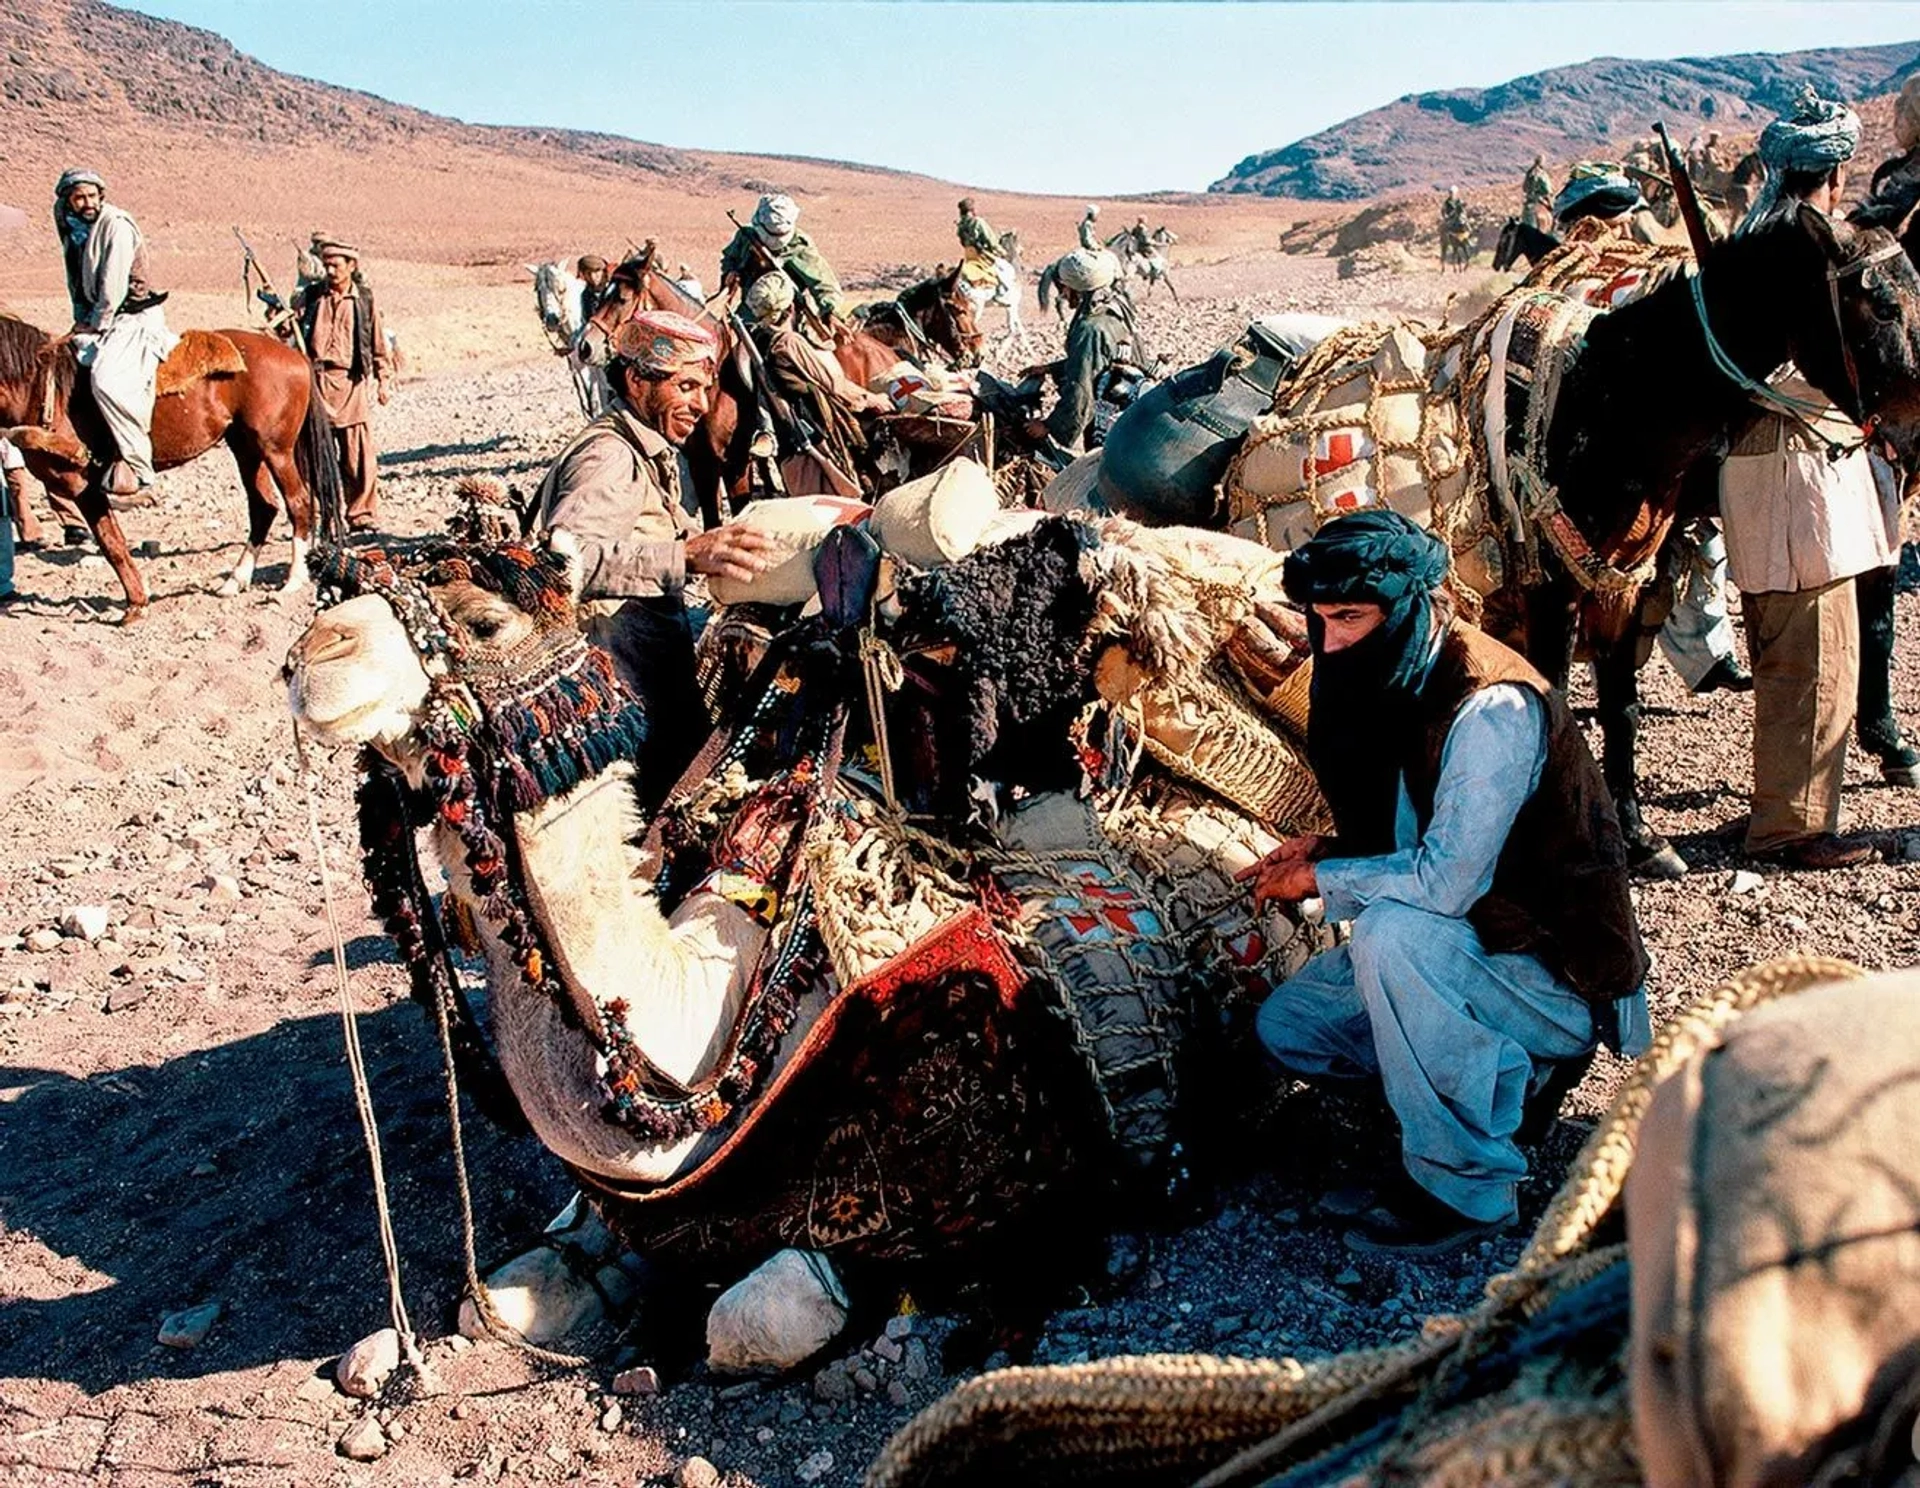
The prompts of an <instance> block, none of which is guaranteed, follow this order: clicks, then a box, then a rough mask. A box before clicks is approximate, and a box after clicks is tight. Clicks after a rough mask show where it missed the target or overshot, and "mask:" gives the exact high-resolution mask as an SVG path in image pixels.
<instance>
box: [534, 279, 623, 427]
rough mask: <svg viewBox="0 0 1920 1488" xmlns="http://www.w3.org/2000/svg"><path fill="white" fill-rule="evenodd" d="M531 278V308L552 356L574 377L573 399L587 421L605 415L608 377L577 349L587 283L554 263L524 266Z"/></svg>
mask: <svg viewBox="0 0 1920 1488" xmlns="http://www.w3.org/2000/svg"><path fill="white" fill-rule="evenodd" d="M523 267H524V268H525V269H526V271H527V272H528V273H529V274H531V275H533V307H534V309H535V310H536V311H537V312H538V313H539V316H540V326H541V328H542V329H543V330H544V331H546V333H547V339H548V340H549V341H551V342H552V343H553V354H554V355H555V356H563V357H565V358H566V359H567V370H568V372H570V373H571V374H572V376H573V392H574V396H575V397H577V398H578V399H579V400H580V407H581V410H582V411H583V412H584V413H585V414H586V416H587V417H588V418H594V417H596V416H597V415H599V414H601V413H604V412H605V411H606V409H607V406H608V403H609V401H610V398H611V396H612V394H611V389H610V388H609V386H608V383H607V374H606V373H605V372H604V371H602V370H601V369H600V368H599V367H596V366H594V365H592V364H591V363H590V362H588V361H587V359H586V357H585V355H584V354H583V353H582V352H581V350H580V331H581V328H582V326H583V325H584V323H585V321H586V316H585V314H584V305H585V301H584V299H583V298H582V297H583V296H584V295H585V294H586V292H587V286H586V282H585V281H584V280H581V279H578V278H576V277H575V276H574V275H572V274H569V273H568V272H567V271H566V270H565V269H563V268H561V267H560V265H559V264H557V263H551V262H549V263H543V264H526V265H523Z"/></svg>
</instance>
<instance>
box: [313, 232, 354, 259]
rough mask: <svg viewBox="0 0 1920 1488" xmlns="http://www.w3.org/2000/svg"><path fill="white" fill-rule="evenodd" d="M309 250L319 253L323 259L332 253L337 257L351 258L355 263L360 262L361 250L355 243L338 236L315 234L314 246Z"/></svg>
mask: <svg viewBox="0 0 1920 1488" xmlns="http://www.w3.org/2000/svg"><path fill="white" fill-rule="evenodd" d="M309 251H310V252H313V253H317V254H318V255H319V256H320V257H321V258H323V259H324V258H325V257H326V256H327V255H328V254H330V253H331V254H333V255H334V256H335V257H337V258H350V259H352V260H353V261H354V262H355V263H358V262H360V250H359V249H358V248H356V247H354V246H353V244H351V243H343V242H341V241H340V240H339V239H338V238H326V237H322V236H321V235H320V234H319V233H315V234H314V235H313V246H312V248H311V249H310V250H309Z"/></svg>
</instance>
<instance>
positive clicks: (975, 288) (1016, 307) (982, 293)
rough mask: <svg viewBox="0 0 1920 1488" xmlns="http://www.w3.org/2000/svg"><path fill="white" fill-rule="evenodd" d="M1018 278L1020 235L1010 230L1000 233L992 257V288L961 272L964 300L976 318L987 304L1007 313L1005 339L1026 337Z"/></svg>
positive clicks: (1019, 277) (1019, 275)
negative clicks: (964, 292)
mask: <svg viewBox="0 0 1920 1488" xmlns="http://www.w3.org/2000/svg"><path fill="white" fill-rule="evenodd" d="M1020 279H1021V273H1020V234H1019V233H1017V232H1015V231H1013V230H1011V229H1009V230H1008V231H1006V232H1003V233H1001V234H1000V251H999V253H997V254H995V255H994V259H993V283H992V284H991V285H987V284H984V283H982V284H976V283H974V281H973V280H971V279H969V278H968V277H967V276H966V275H965V274H964V273H963V274H962V275H961V276H960V282H961V284H962V285H963V286H964V287H965V290H966V295H967V298H968V299H969V300H971V301H973V313H974V315H975V316H976V317H978V316H979V315H980V314H981V312H982V311H984V310H985V309H986V308H987V307H988V306H989V305H998V306H1000V307H1001V308H1002V309H1004V310H1005V311H1006V312H1007V328H1006V330H1005V331H1004V332H1003V333H1002V339H1004V340H1012V339H1013V338H1014V337H1016V336H1022V335H1025V334H1026V331H1025V328H1024V327H1023V326H1022V325H1021V323H1020ZM982 324H983V325H984V324H985V322H984V321H983V322H982Z"/></svg>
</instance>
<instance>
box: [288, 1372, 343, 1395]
mask: <svg viewBox="0 0 1920 1488" xmlns="http://www.w3.org/2000/svg"><path fill="white" fill-rule="evenodd" d="M293 1395H294V1398H295V1399H296V1400H309V1401H320V1400H331V1399H333V1398H334V1393H333V1377H332V1376H331V1375H325V1374H310V1375H308V1376H307V1377H306V1378H305V1379H303V1380H301V1381H300V1383H299V1384H298V1385H297V1386H295V1387H294V1391H293Z"/></svg>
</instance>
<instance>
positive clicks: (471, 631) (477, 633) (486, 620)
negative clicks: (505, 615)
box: [462, 612, 507, 641]
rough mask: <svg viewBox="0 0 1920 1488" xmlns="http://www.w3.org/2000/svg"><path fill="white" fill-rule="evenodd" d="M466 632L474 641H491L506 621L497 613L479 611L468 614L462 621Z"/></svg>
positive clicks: (504, 625)
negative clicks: (478, 612)
mask: <svg viewBox="0 0 1920 1488" xmlns="http://www.w3.org/2000/svg"><path fill="white" fill-rule="evenodd" d="M462 623H463V624H464V625H465V626H466V630H467V634H468V635H470V636H472V637H473V638H474V639H475V640H476V641H491V640H493V639H494V638H495V637H497V636H498V635H499V634H500V632H501V631H502V630H504V629H505V628H506V624H507V622H506V621H505V620H503V619H501V618H500V616H498V615H489V614H486V613H484V612H483V613H481V614H478V615H469V616H468V617H467V618H466V619H465V620H464V621H463V622H462Z"/></svg>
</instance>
